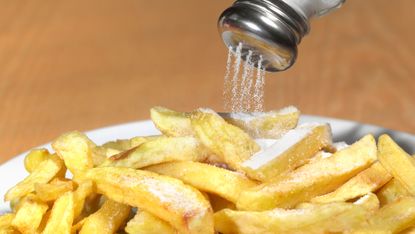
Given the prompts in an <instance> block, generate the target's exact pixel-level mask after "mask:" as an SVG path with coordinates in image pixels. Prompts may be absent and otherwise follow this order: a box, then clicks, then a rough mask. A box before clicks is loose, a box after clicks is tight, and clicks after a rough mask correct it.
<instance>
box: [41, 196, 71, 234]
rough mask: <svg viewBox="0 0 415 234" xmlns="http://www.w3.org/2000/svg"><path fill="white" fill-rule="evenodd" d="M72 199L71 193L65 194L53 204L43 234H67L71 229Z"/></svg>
mask: <svg viewBox="0 0 415 234" xmlns="http://www.w3.org/2000/svg"><path fill="white" fill-rule="evenodd" d="M73 208H74V199H73V192H66V193H64V194H63V195H62V196H60V197H59V198H58V199H57V200H56V201H55V203H54V204H53V208H52V211H51V214H50V217H49V219H48V222H47V223H46V227H45V229H44V230H43V234H49V233H50V234H61V233H62V234H63V233H65V234H68V233H70V232H71V229H72V222H73V217H74V214H73Z"/></svg>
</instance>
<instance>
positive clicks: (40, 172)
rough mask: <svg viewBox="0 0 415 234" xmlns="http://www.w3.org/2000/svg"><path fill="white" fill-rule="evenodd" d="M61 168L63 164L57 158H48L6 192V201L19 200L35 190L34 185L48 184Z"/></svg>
mask: <svg viewBox="0 0 415 234" xmlns="http://www.w3.org/2000/svg"><path fill="white" fill-rule="evenodd" d="M62 168H63V162H62V160H61V159H59V158H58V157H49V158H48V159H47V160H45V161H44V162H42V163H40V165H39V166H38V167H37V168H36V169H35V170H34V171H33V172H32V173H31V174H30V175H29V176H27V177H26V178H25V179H24V180H23V181H21V182H19V183H18V184H17V185H16V186H14V187H13V188H11V189H10V190H9V191H7V193H6V195H5V199H4V200H6V201H11V200H13V199H19V198H21V197H23V196H25V195H27V194H29V193H31V192H33V191H34V190H35V184H36V183H48V182H49V181H50V180H51V179H52V178H53V177H54V176H55V175H57V174H58V173H59V171H60V170H61V169H62Z"/></svg>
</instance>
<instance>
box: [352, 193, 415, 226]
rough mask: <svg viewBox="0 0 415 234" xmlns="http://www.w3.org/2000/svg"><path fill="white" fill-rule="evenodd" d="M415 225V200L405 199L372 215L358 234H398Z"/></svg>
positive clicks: (388, 205) (411, 198)
mask: <svg viewBox="0 0 415 234" xmlns="http://www.w3.org/2000/svg"><path fill="white" fill-rule="evenodd" d="M414 223H415V198H414V197H403V198H400V199H398V200H396V201H395V202H393V203H390V204H387V205H386V206H384V207H382V208H381V209H380V210H379V211H378V212H376V213H374V214H372V215H371V216H370V218H369V219H368V222H367V224H366V225H365V224H364V225H363V227H361V228H359V229H357V232H358V233H397V232H400V231H403V230H405V229H406V228H409V227H411V226H412V225H414Z"/></svg>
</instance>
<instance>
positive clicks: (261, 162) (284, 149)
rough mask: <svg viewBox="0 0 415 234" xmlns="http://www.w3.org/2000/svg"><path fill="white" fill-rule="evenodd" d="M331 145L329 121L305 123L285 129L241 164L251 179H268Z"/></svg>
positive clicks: (299, 164)
mask: <svg viewBox="0 0 415 234" xmlns="http://www.w3.org/2000/svg"><path fill="white" fill-rule="evenodd" d="M331 144H332V139H331V130H330V126H329V125H328V124H304V125H301V126H299V127H298V128H296V129H293V130H290V131H288V132H287V133H286V134H284V135H283V136H282V137H281V138H280V139H278V140H277V141H276V142H275V143H274V144H272V145H271V146H269V147H267V148H265V149H263V150H262V151H260V152H258V153H256V154H254V155H253V156H252V157H250V158H249V159H247V160H246V161H244V162H243V163H242V167H243V170H244V171H245V172H246V173H247V174H248V175H249V176H250V177H252V178H255V179H257V180H260V181H269V180H272V179H275V177H277V176H279V175H282V174H284V173H287V172H290V171H292V170H294V169H295V168H298V167H300V166H302V165H304V164H306V163H307V162H308V161H310V158H312V157H313V156H314V155H316V153H318V152H319V151H320V150H322V149H323V148H325V147H327V146H329V145H331Z"/></svg>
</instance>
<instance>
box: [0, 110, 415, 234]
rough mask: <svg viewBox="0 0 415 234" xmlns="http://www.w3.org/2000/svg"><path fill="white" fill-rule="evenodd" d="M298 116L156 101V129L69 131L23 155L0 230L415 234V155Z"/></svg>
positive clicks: (294, 112)
mask: <svg viewBox="0 0 415 234" xmlns="http://www.w3.org/2000/svg"><path fill="white" fill-rule="evenodd" d="M299 115H300V113H299V111H298V110H297V109H296V108H295V107H288V108H284V109H281V110H277V111H270V112H265V113H216V112H214V111H212V110H210V109H197V110H195V111H193V112H189V113H181V112H176V111H173V110H170V109H167V108H163V107H154V108H152V109H151V118H152V120H153V122H154V125H155V126H156V127H157V128H158V129H159V130H160V132H161V133H162V135H158V136H148V137H134V138H132V139H126V140H116V141H113V142H108V143H105V144H103V145H96V144H95V143H94V142H92V141H91V140H90V139H88V137H87V136H86V135H84V134H82V133H80V132H70V133H66V134H64V135H62V136H60V137H58V138H57V139H56V140H55V141H54V142H53V143H52V147H53V149H54V151H55V152H54V153H52V152H48V151H47V150H45V149H35V150H32V151H31V152H30V153H29V154H28V155H27V156H26V158H25V161H24V166H25V168H26V170H27V172H28V173H29V175H28V176H27V177H26V178H25V179H24V180H23V181H21V182H20V183H18V184H17V185H16V186H14V187H13V188H11V189H10V190H9V191H8V192H7V194H6V195H5V201H10V207H11V212H10V213H6V214H3V215H1V216H0V233H1V234H3V233H45V234H49V233H50V234H56V233H57V234H60V233H82V234H89V233H91V234H96V233H103V234H106V233H129V234H133V233H154V234H156V233H157V234H160V233H189V234H190V233H201V234H203V233H215V232H216V233H223V234H228V233H246V234H254V233H415V196H414V195H415V160H414V159H413V158H412V157H411V156H410V155H408V154H407V153H406V152H404V151H403V150H402V149H401V148H400V147H399V146H398V145H397V144H396V143H395V142H394V141H393V140H392V139H391V138H390V137H389V136H387V135H383V136H381V137H380V138H379V139H378V142H377V145H376V141H375V139H374V137H373V136H372V135H367V136H365V137H363V138H361V139H360V140H359V141H357V142H355V143H353V144H352V145H345V144H336V143H333V142H332V138H331V130H330V126H329V125H328V124H303V125H300V126H297V123H298V119H299ZM67 171H69V172H70V174H71V176H66V175H67V174H68V173H67ZM10 176H13V175H10Z"/></svg>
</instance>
